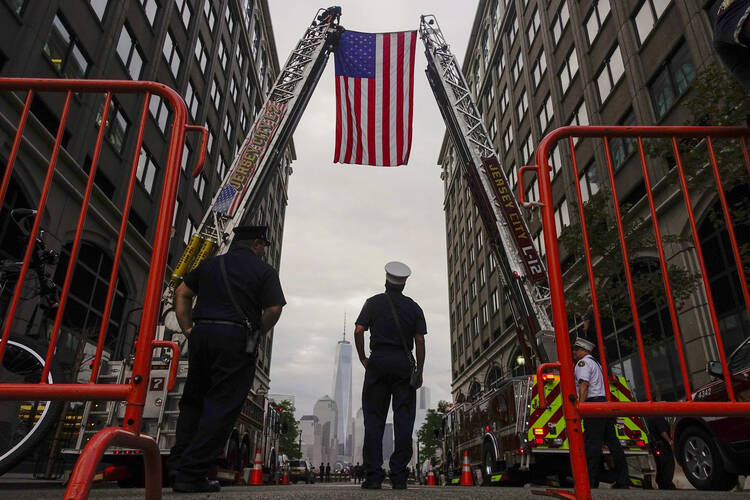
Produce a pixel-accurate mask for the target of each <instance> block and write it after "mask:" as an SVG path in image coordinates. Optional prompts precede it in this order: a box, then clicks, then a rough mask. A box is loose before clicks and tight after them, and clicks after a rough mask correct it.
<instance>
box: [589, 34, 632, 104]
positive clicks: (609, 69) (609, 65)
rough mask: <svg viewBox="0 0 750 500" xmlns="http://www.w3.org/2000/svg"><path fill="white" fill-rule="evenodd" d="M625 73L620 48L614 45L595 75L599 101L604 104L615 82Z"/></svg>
mask: <svg viewBox="0 0 750 500" xmlns="http://www.w3.org/2000/svg"><path fill="white" fill-rule="evenodd" d="M624 73H625V64H624V63H623V62H622V54H621V53H620V46H619V45H615V48H614V50H612V52H610V54H609V57H607V59H606V60H605V61H604V65H603V66H602V69H600V70H599V73H598V74H597V75H596V86H597V88H598V89H599V101H600V102H601V103H604V101H606V100H607V97H608V96H609V93H610V92H611V91H612V89H613V88H614V86H615V85H616V84H617V82H619V81H620V78H621V77H622V75H623V74H624Z"/></svg>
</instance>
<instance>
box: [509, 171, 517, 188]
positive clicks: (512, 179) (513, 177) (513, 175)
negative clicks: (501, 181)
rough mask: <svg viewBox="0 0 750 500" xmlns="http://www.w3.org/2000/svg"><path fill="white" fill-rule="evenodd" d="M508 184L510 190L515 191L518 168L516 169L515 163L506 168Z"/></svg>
mask: <svg viewBox="0 0 750 500" xmlns="http://www.w3.org/2000/svg"><path fill="white" fill-rule="evenodd" d="M508 185H509V186H510V189H511V191H515V190H516V186H518V170H516V166H515V165H512V166H511V167H510V169H509V170H508Z"/></svg>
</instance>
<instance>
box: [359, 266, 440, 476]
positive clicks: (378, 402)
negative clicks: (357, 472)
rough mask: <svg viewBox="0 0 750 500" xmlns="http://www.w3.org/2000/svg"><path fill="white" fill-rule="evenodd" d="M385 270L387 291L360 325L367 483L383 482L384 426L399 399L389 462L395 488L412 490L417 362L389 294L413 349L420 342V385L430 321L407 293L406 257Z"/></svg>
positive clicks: (373, 302)
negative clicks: (367, 337) (413, 377)
mask: <svg viewBox="0 0 750 500" xmlns="http://www.w3.org/2000/svg"><path fill="white" fill-rule="evenodd" d="M385 272H386V282H385V293H381V294H378V295H375V296H373V297H370V298H369V299H367V301H366V302H365V305H364V306H363V307H362V311H361V312H360V313H359V317H358V318H357V321H356V325H355V330H354V341H355V344H356V346H357V353H358V354H359V360H360V361H361V362H362V365H363V366H364V367H365V380H364V384H363V386H362V412H363V413H364V419H365V438H364V442H363V448H362V454H363V464H362V468H363V470H364V476H365V480H364V482H363V483H362V488H366V489H379V488H380V485H381V483H382V482H383V478H384V476H385V472H384V471H383V468H382V464H383V431H384V429H385V419H386V416H387V415H388V405H389V403H390V401H391V398H393V432H394V447H393V453H392V454H391V459H390V464H389V469H390V477H391V484H392V485H393V488H394V489H406V480H407V470H406V466H407V465H408V464H409V460H410V459H411V456H412V431H413V429H414V416H415V413H416V388H415V387H412V386H411V385H410V384H409V379H410V376H411V365H410V362H409V358H408V357H407V354H406V351H405V349H404V346H403V343H402V340H401V333H399V329H398V328H397V326H396V325H397V323H396V320H395V319H394V316H393V312H392V309H391V305H390V302H389V300H388V297H390V298H391V300H392V302H393V306H394V308H395V310H396V314H397V316H398V320H399V323H400V325H401V332H403V337H404V339H405V341H406V344H407V347H408V349H412V345H416V363H417V370H418V372H419V380H418V384H417V387H420V386H421V385H422V368H423V366H424V359H425V344H424V336H425V335H426V334H427V325H426V324H425V319H424V313H423V312H422V308H420V307H419V305H417V303H416V302H414V301H413V300H412V299H411V298H409V297H407V296H405V295H403V294H402V291H403V289H404V286H405V285H406V278H408V277H409V275H410V274H411V270H410V269H409V267H408V266H406V265H405V264H402V263H401V262H389V263H388V264H386V266H385ZM368 329H369V330H370V357H369V358H368V357H367V356H366V355H365V341H364V332H365V331H367V330H368Z"/></svg>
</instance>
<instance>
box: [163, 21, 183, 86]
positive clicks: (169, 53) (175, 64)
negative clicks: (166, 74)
mask: <svg viewBox="0 0 750 500" xmlns="http://www.w3.org/2000/svg"><path fill="white" fill-rule="evenodd" d="M162 53H163V54H164V58H165V59H166V60H167V65H169V69H170V70H171V71H172V76H174V77H175V79H177V74H178V73H179V72H180V53H179V52H178V51H177V46H176V45H175V44H174V38H173V37H172V33H170V32H169V31H167V35H166V36H165V37H164V47H163V49H162Z"/></svg>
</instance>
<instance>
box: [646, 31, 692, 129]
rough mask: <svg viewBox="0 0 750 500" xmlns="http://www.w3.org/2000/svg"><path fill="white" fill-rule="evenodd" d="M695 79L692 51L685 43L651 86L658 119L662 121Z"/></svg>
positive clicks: (650, 90) (650, 91)
mask: <svg viewBox="0 0 750 500" xmlns="http://www.w3.org/2000/svg"><path fill="white" fill-rule="evenodd" d="M694 78H695V66H693V61H692V60H691V58H690V51H689V50H688V48H687V45H685V44H684V43H683V44H682V45H680V48H679V49H677V51H676V52H674V53H673V54H672V55H671V56H670V57H669V58H668V59H667V60H666V61H665V63H664V64H663V66H662V69H661V71H660V72H659V73H658V74H657V75H656V78H654V80H653V82H652V83H651V84H650V85H649V93H650V94H651V99H652V100H653V102H654V111H656V118H657V119H658V120H661V119H662V118H663V117H664V115H666V114H667V111H669V109H670V108H671V107H672V104H674V102H675V101H676V100H677V99H678V98H679V97H680V96H681V95H682V94H684V93H685V91H686V90H687V89H688V87H689V86H690V82H692V81H693V79H694Z"/></svg>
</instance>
